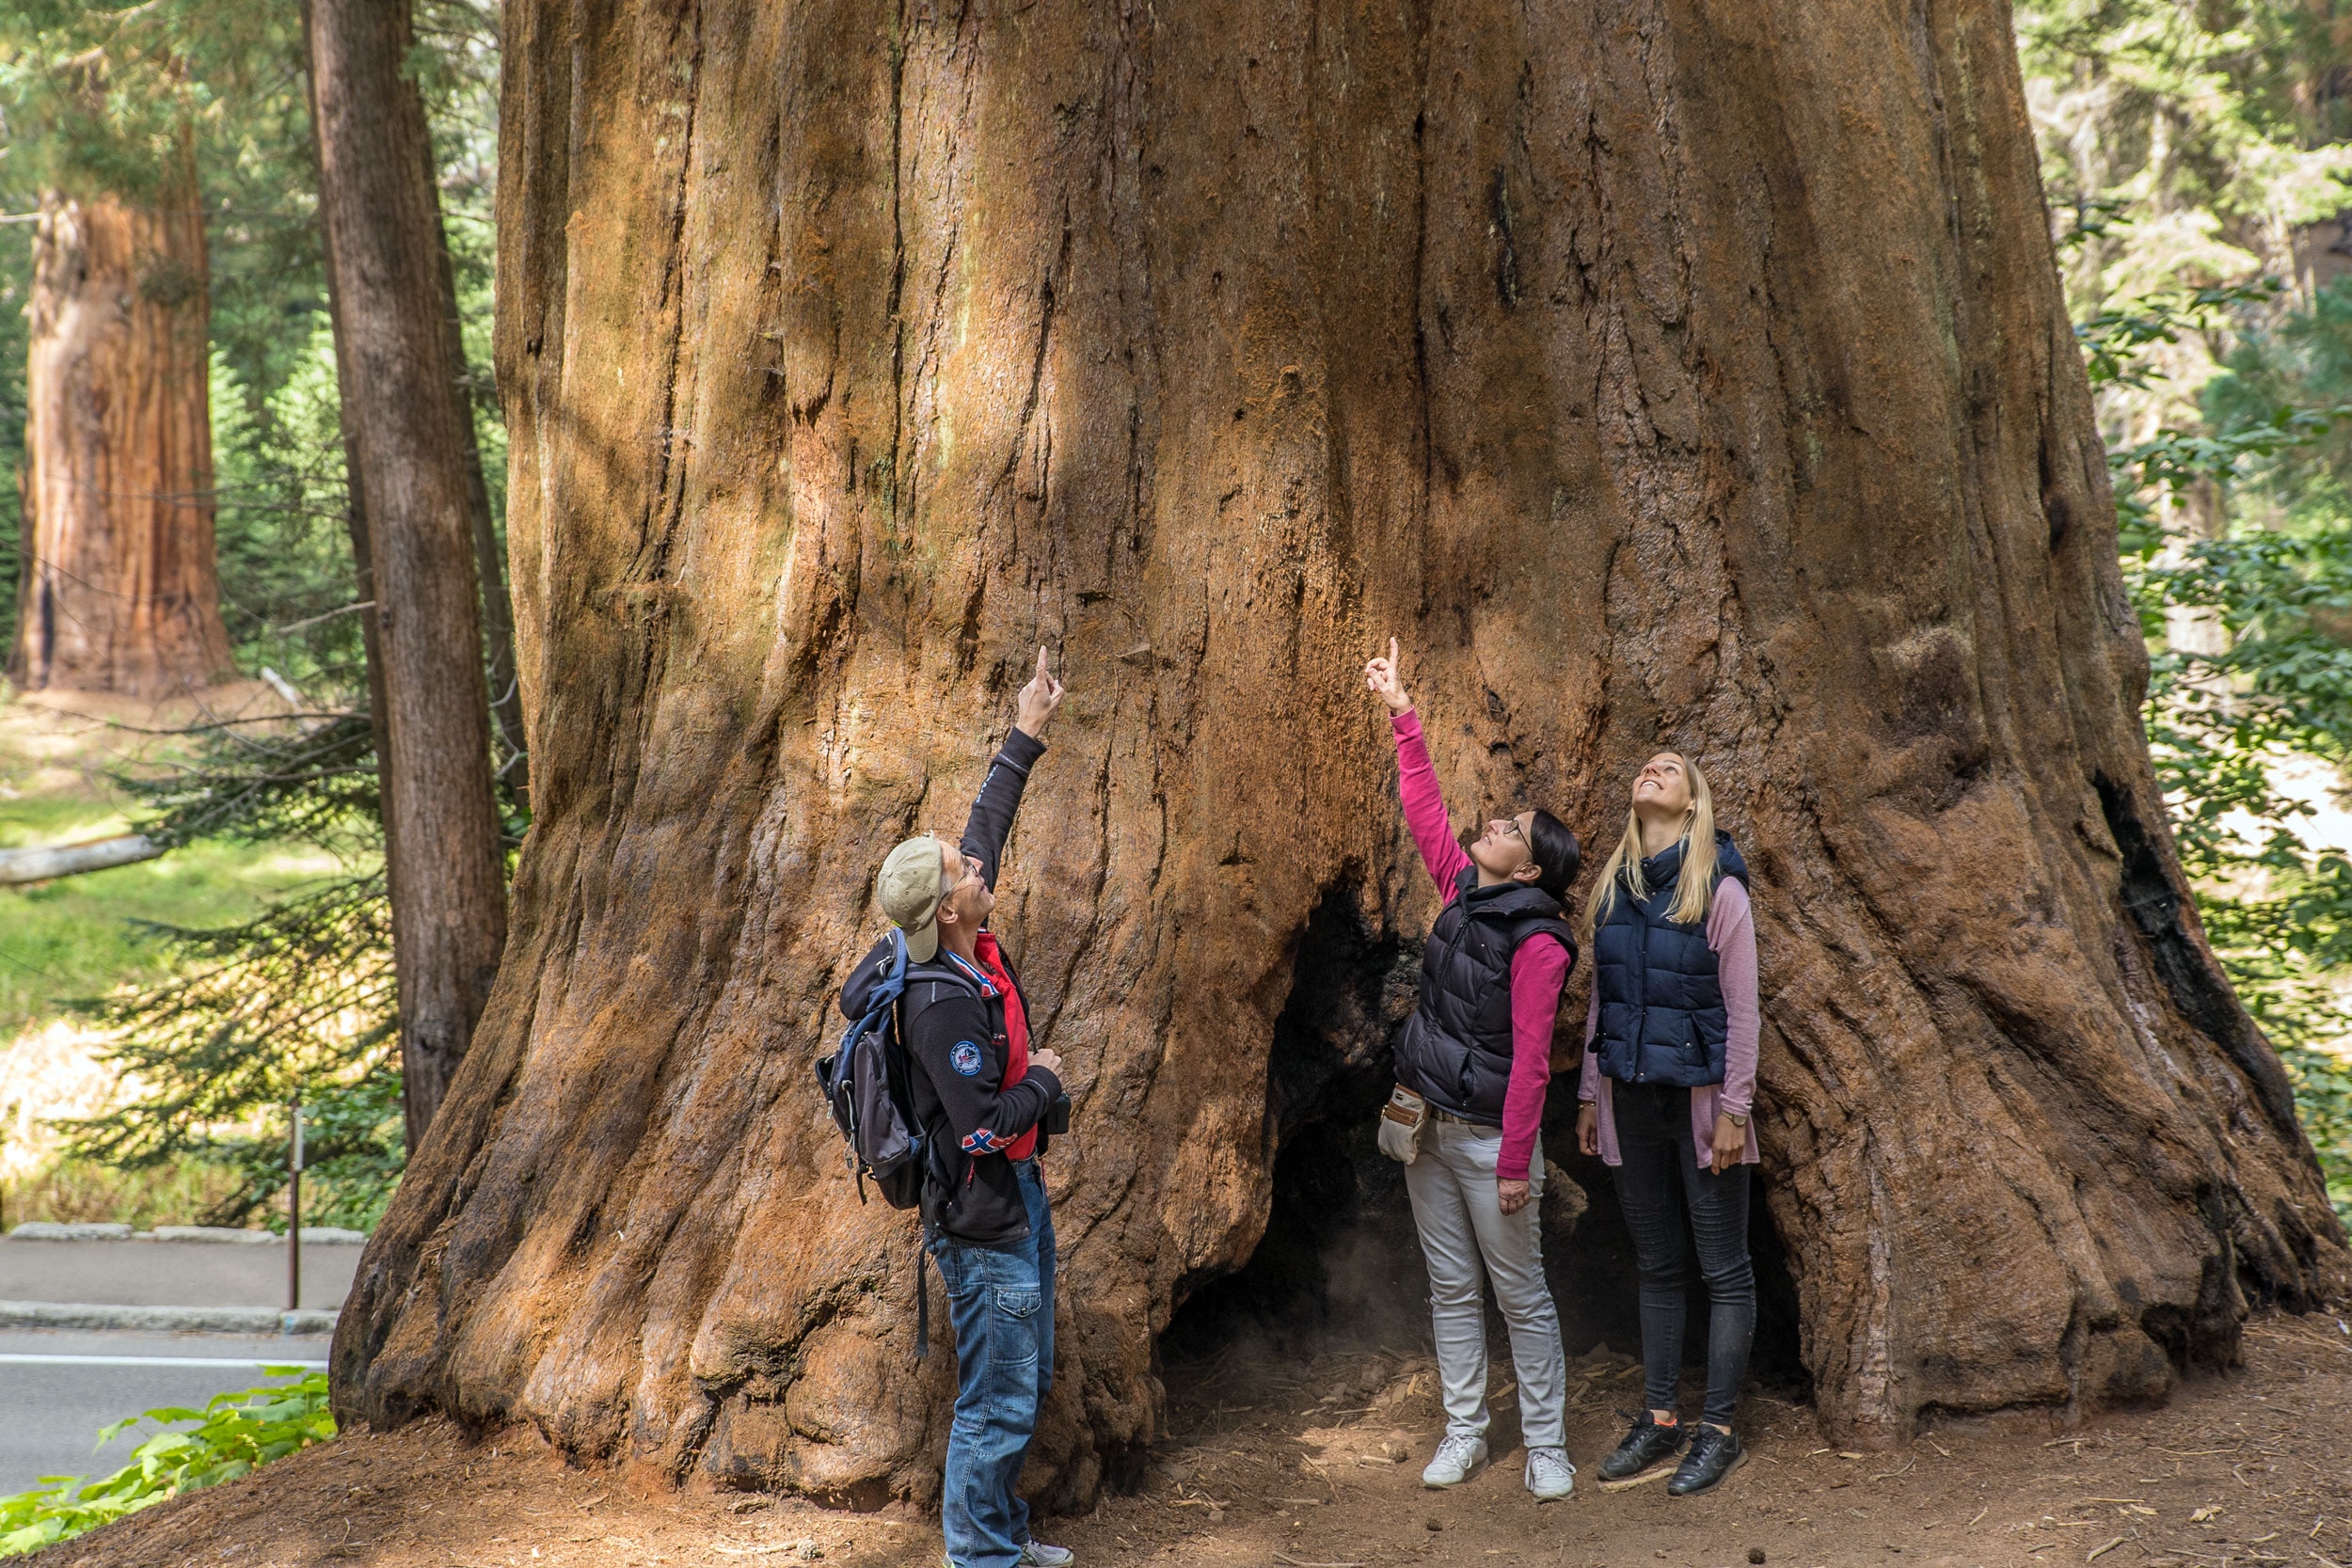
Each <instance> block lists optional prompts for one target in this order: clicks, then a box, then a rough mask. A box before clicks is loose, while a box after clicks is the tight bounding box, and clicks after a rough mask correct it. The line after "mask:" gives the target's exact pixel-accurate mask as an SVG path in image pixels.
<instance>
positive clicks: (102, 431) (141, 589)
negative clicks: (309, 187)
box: [9, 170, 230, 697]
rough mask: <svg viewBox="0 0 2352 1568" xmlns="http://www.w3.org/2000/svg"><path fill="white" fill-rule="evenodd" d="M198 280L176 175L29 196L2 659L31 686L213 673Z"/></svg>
mask: <svg viewBox="0 0 2352 1568" xmlns="http://www.w3.org/2000/svg"><path fill="white" fill-rule="evenodd" d="M192 179H193V171H192V170H191V181H192ZM209 288H210V276H209V272H208V269H207V267H206V264H205V254H204V214H203V213H202V211H201V210H200V209H199V206H198V202H197V198H196V194H195V191H194V188H193V184H192V183H191V185H190V188H189V189H188V190H187V191H186V192H185V193H184V194H183V196H181V197H180V198H178V199H172V200H167V201H165V202H164V203H163V204H162V205H159V206H155V207H136V206H132V205H130V204H128V203H125V202H122V201H119V200H118V199H116V198H113V197H110V196H101V197H98V198H93V199H91V200H88V201H81V200H76V199H73V198H68V197H63V196H51V197H49V198H46V199H45V200H43V202H42V203H41V214H40V227H39V229H37V230H35V233H34V240H33V295H32V303H31V308H30V309H29V311H28V312H27V313H28V314H29V315H30V317H31V318H32V336H31V349H30V353H29V356H28V358H27V362H26V366H25V378H24V389H25V403H26V418H25V425H24V555H25V560H24V572H23V575H22V577H21V578H20V579H19V580H20V583H21V587H20V590H19V592H20V594H21V595H22V597H21V600H20V603H21V606H22V614H21V615H20V616H19V617H18V621H17V626H18V633H17V646H16V650H15V657H13V658H12V659H11V660H10V661H9V662H10V666H11V668H12V670H13V671H14V672H15V673H17V674H18V676H19V678H20V679H21V680H22V682H23V684H24V687H25V688H26V689H29V690H40V689H42V688H45V687H62V688H66V689H75V690H84V691H117V692H121V693H123V694H125V695H127V696H135V697H161V696H166V695H168V694H171V693H174V692H180V691H185V690H187V689H190V688H194V687H202V686H209V685H211V684H212V683H213V682H214V681H215V680H217V679H218V678H220V677H221V676H222V675H225V674H227V673H229V669H230V662H229V633H228V630H227V628H226V627H225V626H223V625H222V624H221V619H220V580H219V578H218V576H217V574H216V568H215V562H214V558H213V554H214V547H213V430H212V413H211V402H210V393H209V386H210V377H211V373H212V372H211V355H212V301H211V296H210V294H209V293H208V290H209Z"/></svg>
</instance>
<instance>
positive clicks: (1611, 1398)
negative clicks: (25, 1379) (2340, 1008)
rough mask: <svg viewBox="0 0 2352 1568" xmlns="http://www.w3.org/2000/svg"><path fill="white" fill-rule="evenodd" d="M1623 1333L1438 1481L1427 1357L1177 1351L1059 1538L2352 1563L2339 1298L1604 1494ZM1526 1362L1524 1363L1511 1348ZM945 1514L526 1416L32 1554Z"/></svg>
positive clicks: (2350, 1345) (493, 1549)
mask: <svg viewBox="0 0 2352 1568" xmlns="http://www.w3.org/2000/svg"><path fill="white" fill-rule="evenodd" d="M1638 1376H1639V1374H1638V1372H1637V1370H1635V1369H1634V1368H1633V1367H1632V1366H1631V1365H1630V1364H1629V1363H1628V1362H1627V1361H1625V1360H1624V1358H1622V1357H1615V1356H1610V1355H1608V1354H1606V1353H1596V1354H1594V1355H1592V1356H1589V1357H1587V1358H1585V1359H1584V1360H1582V1361H1581V1362H1579V1363H1578V1364H1577V1367H1576V1371H1575V1381H1574V1382H1573V1383H1572V1385H1571V1387H1572V1390H1573V1393H1574V1402H1573V1410H1572V1413H1571V1417H1570V1429H1569V1430H1570V1443H1571V1447H1570V1450H1569V1451H1570V1454H1571V1456H1572V1457H1573V1458H1574V1459H1575V1460H1576V1461H1577V1463H1578V1464H1579V1465H1581V1468H1582V1473H1581V1476H1580V1478H1579V1481H1578V1484H1577V1494H1576V1496H1575V1497H1573V1498H1571V1499H1570V1500H1568V1501H1566V1502H1565V1503H1558V1504H1550V1505H1545V1506H1538V1505H1537V1504H1536V1503H1535V1502H1534V1501H1533V1500H1532V1499H1531V1498H1530V1497H1528V1496H1527V1493H1526V1492H1525V1490H1524V1489H1523V1488H1522V1486H1521V1484H1520V1480H1519V1456H1518V1452H1517V1451H1516V1449H1513V1450H1512V1451H1507V1452H1505V1451H1500V1450H1502V1449H1503V1448H1504V1447H1505V1446H1506V1445H1509V1444H1511V1443H1513V1441H1514V1439H1513V1436H1512V1433H1511V1431H1510V1426H1511V1421H1510V1419H1509V1414H1508V1412H1509V1398H1508V1394H1507V1393H1505V1394H1503V1395H1502V1398H1501V1399H1500V1400H1499V1401H1498V1410H1499V1412H1500V1413H1501V1414H1502V1419H1500V1420H1499V1421H1498V1431H1497V1433H1496V1435H1497V1436H1498V1437H1499V1438H1501V1439H1502V1442H1500V1443H1498V1444H1497V1448H1498V1450H1499V1451H1498V1455H1497V1460H1496V1463H1495V1464H1494V1465H1493V1466H1492V1467H1491V1468H1490V1469H1488V1470H1487V1471H1486V1473H1485V1474H1483V1475H1481V1476H1480V1477H1478V1478H1477V1479H1476V1480H1474V1481H1471V1482H1470V1484H1469V1485H1467V1486H1464V1487H1461V1488H1459V1489H1457V1490H1455V1491H1453V1492H1445V1493H1438V1492H1429V1491H1425V1490H1423V1489H1422V1487H1421V1485H1420V1484H1419V1472H1420V1464H1421V1462H1422V1460H1424V1459H1425V1458H1426V1457H1427V1455H1428V1454H1429V1452H1430V1449H1431V1448H1432V1446H1433V1444H1434V1442H1435V1439H1436V1436H1437V1434H1438V1430H1439V1427H1440V1420H1439V1418H1438V1408H1437V1403H1436V1401H1435V1399H1434V1397H1433V1391H1432V1377H1431V1371H1430V1369H1429V1367H1428V1366H1427V1364H1426V1363H1425V1362H1423V1361H1421V1360H1419V1359H1417V1358H1416V1359H1398V1358H1395V1357H1391V1356H1388V1355H1385V1354H1379V1353H1375V1352H1367V1353H1362V1354H1330V1355H1326V1356H1322V1357H1319V1358H1317V1359H1315V1360H1314V1361H1312V1362H1297V1361H1291V1362H1279V1363H1278V1362H1269V1361H1267V1360H1265V1359H1263V1358H1259V1357H1254V1356H1248V1355H1244V1354H1233V1355H1229V1356H1228V1357H1227V1358H1226V1359H1225V1360H1224V1361H1222V1362H1220V1363H1212V1364H1210V1365H1207V1366H1202V1367H1196V1368H1189V1369H1171V1370H1170V1376H1169V1379H1168V1381H1169V1383H1170V1385H1171V1397H1170V1408H1169V1417H1170V1426H1171V1428H1172V1431H1171V1434H1170V1436H1169V1437H1168V1440H1167V1441H1166V1442H1164V1443H1162V1444H1161V1445H1160V1446H1159V1447H1158V1448H1157V1449H1155V1450H1154V1452H1153V1456H1152V1462H1151V1465H1150V1466H1149V1468H1148V1470H1147V1472H1146V1474H1145V1476H1144V1478H1143V1480H1142V1482H1141V1484H1140V1486H1139V1487H1138V1488H1137V1489H1136V1491H1134V1492H1132V1493H1128V1494H1124V1495H1112V1496H1109V1497H1105V1498H1104V1500H1103V1502H1102V1504H1101V1505H1100V1506H1099V1507H1098V1508H1097V1509H1096V1510H1095V1511H1094V1512H1093V1513H1089V1514H1088V1515H1086V1516H1084V1517H1082V1518H1051V1519H1046V1520H1043V1521H1041V1528H1039V1531H1038V1533H1039V1535H1040V1536H1041V1538H1042V1539H1045V1540H1049V1541H1054V1542H1057V1543H1060V1544H1066V1545H1068V1546H1071V1547H1073V1548H1074V1549H1075V1550H1076V1551H1077V1553H1078V1554H1079V1560H1080V1561H1081V1562H1082V1563H1087V1564H1097V1563H1159V1562H1182V1563H1201V1564H1217V1565H1222V1564H1232V1565H1236V1568H1238V1565H1244V1564H1247V1565H1249V1568H1343V1565H1345V1568H1357V1565H1361V1568H1383V1565H1387V1564H1395V1563H1408V1562H1411V1563H1462V1564H1479V1563H1493V1564H1495V1565H1497V1568H1509V1565H1512V1564H1519V1563H1527V1564H1537V1563H1540V1564H1545V1565H1557V1568H1600V1565H1609V1568H1628V1565H1638V1564H1642V1563H1656V1562H1667V1563H1673V1564H1677V1565H1686V1568H1716V1565H1719V1564H1720V1565H1732V1564H1740V1563H1755V1562H1768V1563H1780V1564H1789V1565H1792V1568H1833V1565H1846V1564H1855V1563H1867V1564H1894V1563H1896V1561H1897V1560H1898V1559H1900V1560H1902V1561H1907V1562H1912V1563H1915V1564H1919V1565H1920V1568H1934V1565H1950V1568H1960V1565H1975V1564H1985V1565H2011V1564H2014V1565H2026V1564H2042V1565H2048V1564H2055V1563H2079V1562H2090V1561H2099V1562H2103V1563H2105V1564H2106V1565H2107V1568H2140V1565H2142V1564H2158V1563H2166V1564H2175V1565H2178V1568H2224V1565H2228V1568H2258V1565H2266V1564H2280V1563H2291V1564H2294V1565H2296V1568H2352V1331H2347V1330H2346V1329H2345V1327H2344V1325H2343V1324H2342V1323H2339V1322H2338V1321H2337V1320H2335V1319H2333V1318H2329V1317H2320V1316H2312V1317H2301V1318H2291V1317H2276V1316H2274V1317H2267V1318H2264V1319H2259V1320H2257V1321H2256V1322H2255V1323H2252V1324H2251V1325H2249V1329H2248V1333H2247V1342H2246V1366H2245V1368H2244V1370H2240V1371H2235V1372H2231V1373H2228V1374H2223V1375H2215V1376H2205V1377H2201V1378H2198V1379H2196V1380H2194V1381H2192V1382H2191V1383H2189V1384H2188V1385H2187V1386H2185V1388H2184V1389H2183V1390H2182V1391H2181V1392H2180V1393H2179V1394H2178V1395H2177V1396H2176V1397H2175V1398H2174V1400H2173V1401H2172V1402H2171V1404H2170V1405H2169V1407H2168V1408H2165V1409H2163V1410H2156V1411H2149V1412H2140V1413H2130V1414H2122V1415H2116V1416H2111V1417H2104V1418H2097V1419H2094V1420H2091V1421H2089V1422H2086V1423H2084V1424H2083V1425H2081V1426H2079V1427H2077V1428H2076V1429H2074V1430H2073V1431H2061V1430H2059V1429H2058V1426H2057V1425H2056V1424H2055V1422H2054V1421H2052V1420H2049V1419H2043V1418H2027V1417H2009V1418H2001V1419H2000V1420H1998V1421H1994V1422H1971V1423H1963V1424H1960V1425H1947V1426H1944V1427H1940V1428H1938V1429H1936V1430H1934V1431H1932V1432H1931V1433H1929V1434H1927V1435H1926V1436H1924V1437H1922V1438H1921V1439H1920V1440H1919V1441H1918V1442H1916V1443H1915V1444H1914V1445H1913V1446H1912V1447H1911V1448H1909V1449H1905V1450H1902V1451H1899V1452H1897V1453H1893V1454H1860V1453H1854V1452H1851V1451H1848V1452H1839V1451H1837V1450H1836V1449H1833V1448H1831V1447H1829V1446H1827V1445H1826V1444H1825V1443H1824V1442H1823V1441H1822V1440H1821V1437H1820V1433H1819V1432H1818V1431H1817V1429H1816V1427H1815V1424H1814V1421H1813V1418H1812V1415H1811V1413H1810V1411H1809V1410H1807V1409H1805V1408H1803V1407H1800V1406H1795V1405H1791V1404H1788V1403H1787V1402H1780V1401H1775V1400H1772V1399H1771V1398H1769V1397H1767V1396H1764V1395H1761V1394H1757V1395H1756V1396H1755V1397H1754V1399H1753V1400H1752V1402H1751V1403H1750V1405H1749V1407H1748V1415H1747V1418H1746V1419H1745V1422H1744V1424H1745V1426H1746V1428H1747V1434H1748V1442H1749V1451H1750V1458H1749V1459H1748V1461H1747V1463H1746V1464H1745V1465H1742V1466H1741V1467H1740V1469H1738V1470H1736V1471H1734V1472H1733V1474H1732V1475H1731V1477H1730V1478H1729V1479H1728V1480H1727V1481H1724V1484H1723V1485H1722V1486H1721V1487H1720V1488H1719V1489H1718V1490H1717V1491H1716V1492H1715V1493H1713V1494H1711V1495H1708V1496H1706V1497H1696V1498H1688V1499H1681V1500H1677V1499H1675V1498H1670V1497H1667V1496H1666V1494H1665V1490H1664V1488H1663V1487H1662V1486H1661V1485H1660V1484H1658V1483H1656V1482H1654V1481H1653V1482H1649V1483H1646V1484H1642V1485H1637V1486H1632V1487H1628V1488H1624V1489H1620V1490H1616V1491H1604V1490H1603V1489H1602V1488H1601V1487H1600V1486H1599V1485H1598V1483H1597V1478H1596V1477H1595V1476H1594V1475H1593V1473H1592V1472H1593V1469H1594V1465H1595V1463H1596V1462H1597V1460H1598V1459H1599V1457H1600V1454H1601V1452H1602V1450H1603V1449H1604V1448H1605V1447H1606V1445H1607V1444H1608V1443H1609V1442H1611V1441H1612V1440H1613V1438H1614V1437H1615V1436H1616V1434H1617V1433H1618V1431H1619V1430H1620V1428H1621V1427H1622V1424H1623V1422H1622V1419H1621V1418H1620V1417H1619V1416H1618V1414H1617V1411H1618V1410H1619V1409H1628V1410H1629V1409H1630V1408H1631V1407H1632V1405H1633V1404H1634V1402H1635V1401H1636V1399H1637V1398H1638V1393H1637V1392H1636V1390H1637V1389H1638V1386H1639V1384H1638ZM1497 1381H1498V1384H1499V1385H1501V1386H1506V1387H1507V1368H1506V1369H1504V1372H1503V1375H1502V1376H1499V1377H1498V1380H1497ZM939 1556H940V1540H939V1528H938V1522H937V1519H936V1517H935V1516H933V1515H930V1514H927V1513H922V1512H918V1511H916V1510H914V1509H912V1508H908V1507H905V1506H903V1505H901V1506H898V1507H893V1508H891V1509H887V1510H884V1511H883V1512H882V1513H866V1514H855V1513H828V1512H826V1511H824V1510H821V1509H818V1508H816V1507H813V1506H811V1505H809V1504H807V1503H805V1502H802V1501H800V1500H798V1499H791V1498H782V1499H777V1498H769V1497H752V1496H744V1495H694V1494H691V1493H689V1494H664V1495H657V1496H651V1497H647V1496H639V1495H635V1494H633V1493H631V1492H630V1491H629V1490H628V1489H627V1488H625V1487H624V1486H622V1485H620V1484H618V1483H617V1482H616V1481H615V1478H614V1477H613V1476H612V1475H611V1474H608V1473H603V1472H598V1471H593V1470H580V1469H575V1468H571V1467H567V1466H566V1465H564V1464H563V1463H562V1462H561V1461H559V1460H558V1459H556V1458H554V1457H553V1456H552V1455H550V1454H549V1453H548V1451H547V1450H546V1449H544V1448H542V1447H541V1446H539V1445H538V1444H537V1443H536V1442H535V1441H534V1440H532V1439H528V1438H521V1437H518V1436H516V1434H514V1433H505V1434H491V1435H486V1436H477V1437H469V1436H467V1435H465V1434H464V1433H460V1432H459V1431H457V1429H455V1428H454V1427H453V1426H450V1425H449V1424H447V1423H445V1422H438V1421H432V1422H423V1423H420V1424H418V1425H416V1426H413V1427H410V1428H408V1429H406V1430H404V1431H402V1432H398V1433H390V1434H388V1435H383V1436H374V1435H362V1436H358V1437H351V1438H345V1439H342V1440H340V1441H338V1442H336V1443H333V1444H330V1445H327V1446H326V1447H324V1448H320V1449H312V1450H310V1451H309V1452H307V1453H304V1454H299V1455H296V1456H294V1458H291V1459H287V1460H284V1461H281V1462H279V1463H278V1465H273V1466H272V1467H271V1468H270V1469H269V1470H267V1471H266V1472H264V1473H262V1475H259V1476H254V1477H248V1478H246V1480H244V1481H234V1482H231V1483H230V1484H229V1485H226V1486H222V1487H219V1488H217V1489H215V1490H214V1491H210V1492H203V1493H197V1494H194V1495H192V1496H190V1497H183V1498H179V1499H176V1500H174V1501H172V1502H169V1503H166V1504H163V1505H161V1506H160V1507H157V1508H154V1509H151V1510H150V1511H148V1512H147V1513H142V1514H139V1515H136V1516H135V1517H133V1518H131V1519H128V1520H125V1521H123V1522H121V1523H119V1524H118V1525H115V1526H113V1527H111V1528H107V1529H104V1530H102V1531H98V1532H96V1533H94V1534H91V1535H88V1536H85V1537H83V1538H82V1539H80V1540H78V1541H71V1542H66V1543H63V1544H59V1545H57V1546H54V1547H52V1548H50V1549H49V1550H48V1551H47V1552H45V1553H41V1554H39V1555H38V1556H36V1557H34V1558H30V1559H27V1560H26V1561H27V1562H28V1563H34V1564H38V1568H165V1565H167V1564H169V1565H182V1564H185V1565H191V1568H192V1565H195V1564H199V1563H201V1564H205V1565H207V1568H224V1565H225V1568H310V1565H312V1564H342V1563H366V1564H383V1565H386V1568H428V1565H429V1568H444V1565H449V1568H521V1565H523V1564H545V1565H547V1568H558V1565H561V1568H636V1565H639V1564H664V1565H670V1564H677V1565H700V1568H730V1565H732V1568H741V1565H744V1564H757V1563H760V1562H801V1561H823V1562H827V1563H831V1564H834V1565H836V1568H884V1565H893V1568H895V1565H898V1564H929V1563H935V1562H937V1561H938V1560H939Z"/></svg>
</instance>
